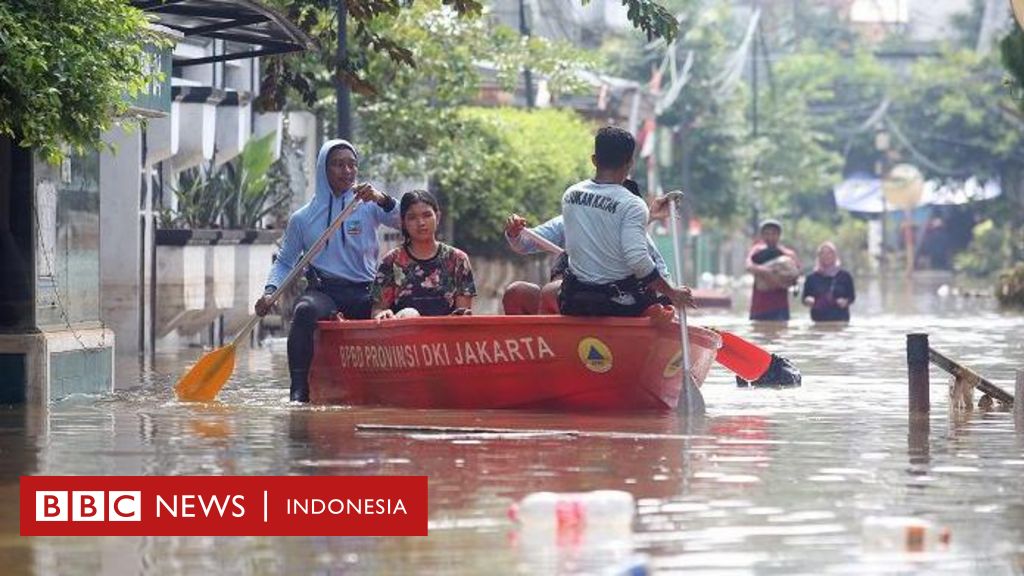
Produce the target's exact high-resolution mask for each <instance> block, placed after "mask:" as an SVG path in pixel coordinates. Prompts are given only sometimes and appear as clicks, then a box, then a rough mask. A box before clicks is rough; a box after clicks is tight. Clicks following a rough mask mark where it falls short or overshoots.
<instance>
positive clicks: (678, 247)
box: [666, 190, 704, 414]
mask: <svg viewBox="0 0 1024 576" xmlns="http://www.w3.org/2000/svg"><path fill="white" fill-rule="evenodd" d="M666 196H669V197H670V200H669V202H670V203H671V204H670V205H669V223H670V228H671V229H672V249H673V251H674V252H675V262H676V279H677V281H678V284H679V286H682V285H683V248H682V244H681V243H680V239H679V237H680V233H679V231H678V230H677V227H678V224H679V217H678V213H677V211H679V210H682V207H683V193H682V192H681V191H678V190H674V191H672V192H669V193H668V194H666ZM679 328H680V340H681V341H682V353H683V358H682V361H683V387H682V393H681V394H680V396H679V408H678V409H679V410H680V411H682V412H686V413H692V414H703V413H704V397H703V395H702V394H701V393H700V390H699V389H697V386H696V385H695V384H694V382H693V377H692V376H691V374H690V368H691V366H690V336H689V330H688V327H687V325H686V307H685V306H680V307H679Z"/></svg>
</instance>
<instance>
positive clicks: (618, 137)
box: [591, 126, 636, 183]
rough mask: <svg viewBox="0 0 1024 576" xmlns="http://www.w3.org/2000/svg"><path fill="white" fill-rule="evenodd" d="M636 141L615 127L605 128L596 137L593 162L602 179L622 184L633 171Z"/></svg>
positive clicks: (630, 135)
mask: <svg viewBox="0 0 1024 576" xmlns="http://www.w3.org/2000/svg"><path fill="white" fill-rule="evenodd" d="M635 151H636V139H635V138H633V135H632V134H630V133H629V132H627V131H626V130H623V129H622V128H618V127H615V126H604V127H602V128H601V129H600V130H598V131H597V134H596V135H595V136H594V154H593V156H591V161H592V162H593V163H594V167H595V168H596V169H597V175H598V176H599V177H601V178H602V179H605V178H607V179H611V180H614V181H615V182H616V183H621V182H622V181H623V180H625V179H626V177H627V176H629V173H630V171H632V169H633V153H634V152H635Z"/></svg>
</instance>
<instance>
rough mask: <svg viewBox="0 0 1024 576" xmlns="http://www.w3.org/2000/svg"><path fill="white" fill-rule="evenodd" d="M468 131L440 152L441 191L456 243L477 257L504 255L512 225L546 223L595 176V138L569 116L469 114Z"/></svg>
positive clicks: (501, 111) (499, 111)
mask: <svg viewBox="0 0 1024 576" xmlns="http://www.w3.org/2000/svg"><path fill="white" fill-rule="evenodd" d="M459 116H460V118H461V120H462V121H463V122H462V123H463V127H464V131H463V132H462V133H461V134H460V135H459V137H458V138H457V139H451V140H449V141H447V142H446V144H445V146H443V147H441V148H440V149H439V150H438V154H437V158H438V163H437V165H436V166H435V167H434V172H433V175H434V182H435V183H436V186H435V188H436V189H437V191H438V192H440V194H441V196H442V198H443V200H444V206H443V208H444V209H445V210H446V212H447V214H448V217H450V218H451V219H452V220H453V221H455V222H457V223H458V224H457V226H455V227H454V238H453V240H454V241H455V242H456V243H457V244H458V245H459V246H464V247H466V248H468V249H470V250H473V251H474V252H477V253H489V252H494V251H504V250H505V248H504V240H503V239H502V236H501V229H502V224H503V222H504V220H505V218H506V217H507V216H508V215H509V214H511V213H513V212H515V213H518V214H520V215H521V216H524V217H525V218H527V220H528V221H530V222H531V223H534V224H538V223H540V222H543V221H545V220H547V219H548V218H550V217H552V216H556V215H557V214H559V212H560V211H561V204H560V201H561V198H562V193H563V192H564V191H565V189H566V187H568V186H569V185H570V184H573V183H575V182H578V181H580V180H583V179H584V178H586V177H588V176H590V175H591V174H592V173H593V166H591V164H590V154H591V152H592V151H593V141H594V140H593V132H592V129H591V127H590V126H589V125H587V124H586V123H584V122H583V120H581V119H580V118H579V117H578V116H576V114H575V113H573V112H571V111H567V110H554V109H544V110H532V111H530V110H523V109H519V108H463V109H461V110H460V111H459Z"/></svg>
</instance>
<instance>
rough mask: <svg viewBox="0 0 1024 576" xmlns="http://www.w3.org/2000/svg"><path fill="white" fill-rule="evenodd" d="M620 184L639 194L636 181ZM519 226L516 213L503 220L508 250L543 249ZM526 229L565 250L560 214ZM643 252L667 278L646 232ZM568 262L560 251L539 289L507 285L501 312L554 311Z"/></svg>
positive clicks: (533, 251) (522, 224)
mask: <svg viewBox="0 0 1024 576" xmlns="http://www.w3.org/2000/svg"><path fill="white" fill-rule="evenodd" d="M623 185H624V186H625V187H626V189H628V190H629V191H630V192H631V193H633V194H634V195H636V196H638V197H639V196H640V189H639V188H638V187H636V183H635V182H633V181H632V180H627V181H626V182H624V183H623ZM657 204H658V205H657V206H656V208H659V209H662V208H664V207H663V206H661V204H664V201H662V199H659V201H658V202H657ZM523 228H526V219H525V218H523V217H522V216H519V215H518V214H512V215H511V216H509V217H508V219H507V220H506V221H505V241H506V242H508V245H509V247H510V248H511V249H512V251H513V252H516V253H517V254H536V253H537V252H542V251H543V250H544V249H543V248H541V247H540V246H538V245H537V243H536V242H534V241H533V240H531V239H530V238H528V237H527V236H526V235H524V234H521V231H522V230H523ZM530 231H532V232H533V233H534V234H537V235H538V236H540V237H541V238H544V239H545V240H547V241H548V242H551V243H552V244H554V245H556V246H558V247H559V248H562V249H565V221H564V220H563V219H562V216H561V215H558V216H555V217H554V218H551V219H550V220H548V221H547V222H544V223H543V224H540V225H539V226H535V227H533V228H530ZM647 251H648V252H649V253H650V255H651V258H652V259H653V260H654V265H655V267H656V268H657V269H658V273H659V274H660V275H661V277H662V278H669V273H668V266H667V265H666V264H665V259H664V258H663V257H662V255H661V252H659V251H658V248H657V246H655V245H654V240H653V239H652V238H651V237H650V235H648V236H647ZM568 262H569V260H568V257H567V256H566V254H565V253H564V252H563V253H562V255H561V256H559V257H558V259H557V261H556V262H555V264H554V266H552V267H551V277H550V279H549V282H548V283H547V284H545V285H544V287H543V288H541V287H539V286H537V285H536V284H532V283H530V282H522V281H517V282H513V283H512V284H509V286H508V287H507V288H506V289H505V296H504V297H503V298H502V305H503V307H504V309H505V313H506V314H535V313H536V312H537V311H538V310H539V312H540V313H541V314H557V313H558V291H559V289H560V288H561V285H562V276H563V275H564V274H565V267H566V266H567V265H568Z"/></svg>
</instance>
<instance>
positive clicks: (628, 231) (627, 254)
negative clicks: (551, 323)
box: [558, 126, 693, 316]
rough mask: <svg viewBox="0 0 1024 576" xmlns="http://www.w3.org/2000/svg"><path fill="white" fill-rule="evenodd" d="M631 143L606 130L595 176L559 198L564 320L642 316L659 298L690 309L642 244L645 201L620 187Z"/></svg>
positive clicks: (597, 149) (597, 146) (600, 134)
mask: <svg viewBox="0 0 1024 576" xmlns="http://www.w3.org/2000/svg"><path fill="white" fill-rule="evenodd" d="M635 150H636V140H635V139H634V138H633V135H632V134H630V133H629V132H627V131H625V130H623V129H621V128H616V127H614V126H605V127H603V128H601V129H600V130H598V131H597V135H596V136H595V137H594V154H593V156H592V157H591V161H592V162H593V163H594V168H595V171H594V177H593V178H591V179H588V180H583V181H582V182H577V183H576V184H573V185H572V186H570V187H569V188H568V189H567V190H566V191H565V194H563V195H562V217H563V219H564V222H565V251H566V253H567V254H568V255H569V267H568V269H567V270H566V272H565V278H564V280H563V281H562V289H561V291H560V292H559V295H558V306H559V310H560V311H561V312H562V314H566V315H569V316H640V315H643V314H645V313H647V310H648V308H650V307H652V306H654V305H655V304H657V303H658V302H657V294H658V293H660V294H663V295H664V296H666V297H667V298H668V299H669V300H670V301H671V302H672V304H674V305H675V306H676V307H681V306H692V305H693V297H692V295H691V293H690V289H689V288H687V287H686V286H681V287H678V288H677V287H674V286H672V285H671V284H669V282H668V280H667V279H666V278H664V277H662V275H661V273H660V272H659V271H658V269H657V267H656V266H655V263H654V259H653V258H652V257H651V254H650V252H649V250H648V247H647V241H648V237H647V221H648V219H649V216H650V210H649V209H648V207H647V204H646V203H645V202H644V201H643V200H642V199H641V198H638V197H637V196H634V195H633V194H632V193H631V192H630V191H629V190H628V189H626V188H625V187H624V186H623V183H624V182H625V180H626V179H627V177H628V176H629V173H630V171H631V170H632V169H633V153H634V152H635Z"/></svg>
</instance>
